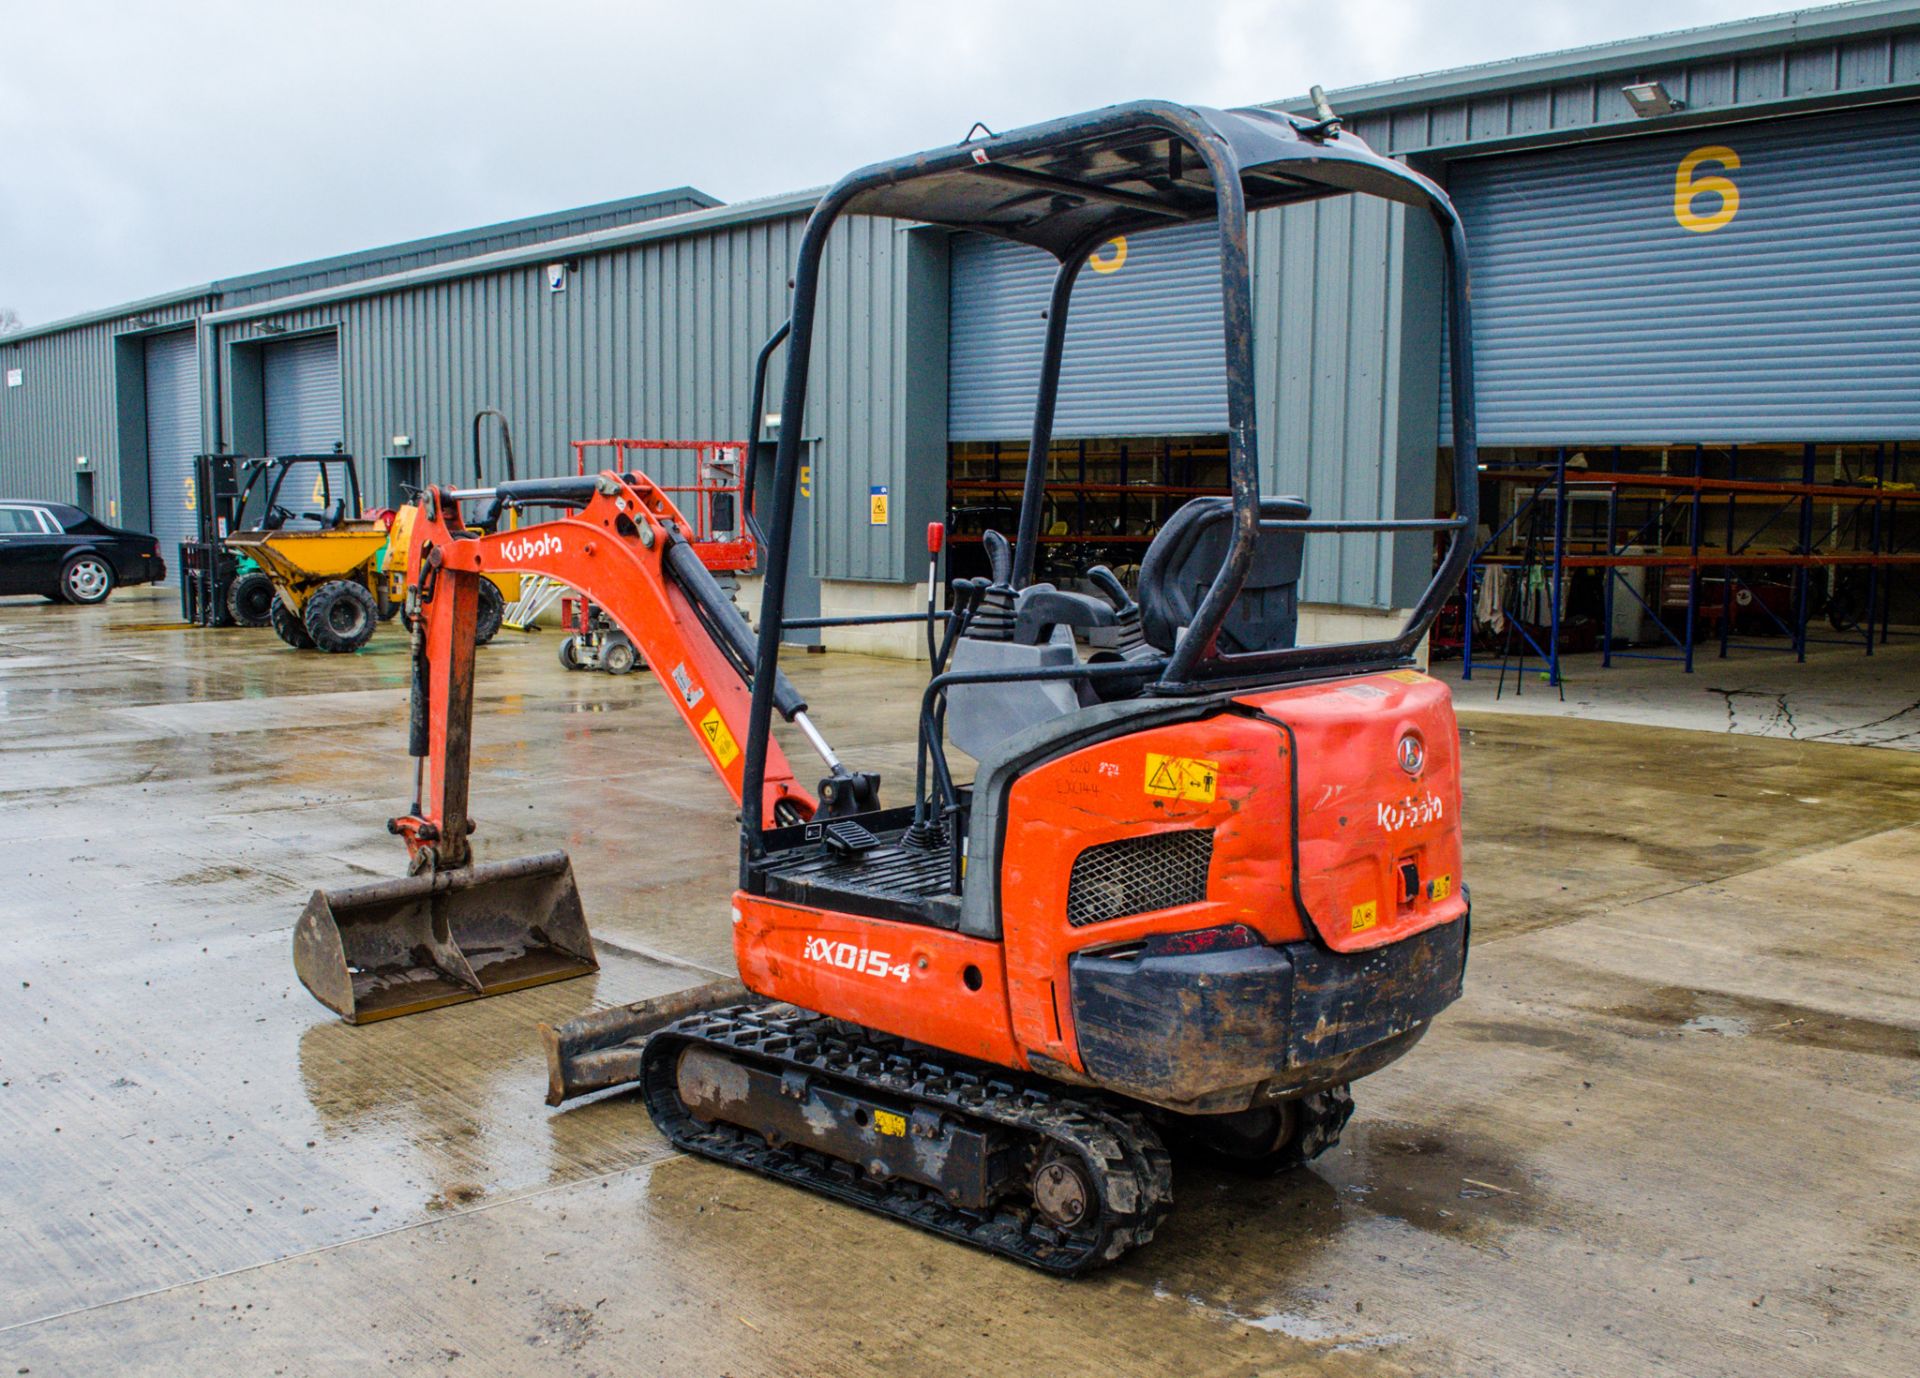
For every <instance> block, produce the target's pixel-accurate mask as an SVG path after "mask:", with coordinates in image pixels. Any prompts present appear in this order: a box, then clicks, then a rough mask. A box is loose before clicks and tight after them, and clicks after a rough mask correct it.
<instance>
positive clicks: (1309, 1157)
mask: <svg viewBox="0 0 1920 1378" xmlns="http://www.w3.org/2000/svg"><path fill="white" fill-rule="evenodd" d="M1352 1115H1353V1093H1352V1092H1351V1091H1349V1090H1348V1089H1347V1087H1346V1086H1345V1085H1341V1086H1333V1087H1329V1088H1328V1089H1327V1090H1325V1091H1315V1092H1313V1093H1312V1094H1311V1095H1306V1096H1300V1097H1298V1098H1296V1099H1294V1100H1285V1101H1276V1102H1274V1103H1273V1104H1271V1105H1256V1106H1252V1107H1250V1108H1248V1109H1246V1110H1239V1111H1236V1112H1234V1113H1233V1114H1230V1115H1179V1116H1174V1117H1172V1118H1171V1119H1170V1120H1169V1121H1168V1126H1167V1127H1168V1131H1169V1135H1170V1137H1171V1138H1172V1140H1173V1141H1174V1142H1175V1143H1177V1144H1179V1145H1180V1146H1181V1147H1183V1148H1191V1149H1193V1150H1195V1151H1196V1152H1198V1153H1200V1154H1202V1155H1203V1156H1205V1157H1207V1158H1210V1159H1212V1160H1213V1161H1215V1162H1217V1163H1219V1164H1221V1165H1222V1166H1224V1167H1228V1168H1231V1169H1233V1170H1234V1171H1236V1172H1246V1173H1252V1174H1255V1175H1260V1176H1264V1175H1268V1174H1272V1173H1276V1172H1285V1171H1287V1170H1288V1169H1289V1168H1296V1167H1299V1166H1300V1165H1301V1164H1303V1163H1308V1162H1311V1161H1313V1160H1314V1159H1315V1158H1318V1157H1319V1156H1320V1155H1321V1154H1322V1153H1325V1152H1326V1151H1327V1150H1328V1149H1330V1148H1332V1147H1333V1146H1334V1145H1335V1144H1337V1143H1339V1142H1340V1131H1341V1130H1343V1129H1344V1128H1346V1124H1347V1121H1348V1119H1350V1118H1351V1117H1352Z"/></svg>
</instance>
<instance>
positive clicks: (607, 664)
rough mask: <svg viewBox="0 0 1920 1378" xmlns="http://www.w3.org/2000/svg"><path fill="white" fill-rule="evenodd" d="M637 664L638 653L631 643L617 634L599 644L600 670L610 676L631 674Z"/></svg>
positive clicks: (638, 661)
mask: <svg viewBox="0 0 1920 1378" xmlns="http://www.w3.org/2000/svg"><path fill="white" fill-rule="evenodd" d="M639 663H640V653H639V652H638V651H636V650H634V649H633V643H632V642H631V641H629V640H627V639H626V637H624V636H621V635H620V634H619V633H617V632H616V633H614V634H613V635H612V636H609V637H608V638H607V639H606V640H605V641H603V642H602V643H601V644H600V668H601V669H602V670H605V671H606V672H607V673H608V674H610V675H627V674H632V673H633V667H634V666H636V665H638V664H639Z"/></svg>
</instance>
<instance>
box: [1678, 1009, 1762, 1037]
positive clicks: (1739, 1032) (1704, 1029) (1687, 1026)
mask: <svg viewBox="0 0 1920 1378" xmlns="http://www.w3.org/2000/svg"><path fill="white" fill-rule="evenodd" d="M1680 1027H1681V1028H1682V1029H1684V1030H1686V1031H1687V1032H1688V1033H1714V1034H1725V1035H1726V1036H1727V1037H1728V1038H1745V1037H1746V1036H1747V1035H1748V1034H1750V1033H1752V1032H1753V1025H1752V1024H1750V1023H1748V1022H1747V1021H1746V1020H1744V1019H1742V1018H1740V1017H1739V1016H1738V1015H1734V1014H1696V1015H1695V1016H1694V1017H1693V1018H1691V1019H1689V1020H1687V1022H1686V1023H1684V1024H1682V1025H1681V1026H1680Z"/></svg>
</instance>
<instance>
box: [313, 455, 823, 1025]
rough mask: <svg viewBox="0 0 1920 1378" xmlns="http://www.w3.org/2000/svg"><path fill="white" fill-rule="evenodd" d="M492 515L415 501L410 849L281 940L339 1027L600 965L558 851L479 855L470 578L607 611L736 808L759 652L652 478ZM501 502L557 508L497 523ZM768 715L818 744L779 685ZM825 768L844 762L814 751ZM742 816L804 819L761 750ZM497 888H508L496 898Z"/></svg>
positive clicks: (556, 486)
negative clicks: (758, 773) (402, 859)
mask: <svg viewBox="0 0 1920 1378" xmlns="http://www.w3.org/2000/svg"><path fill="white" fill-rule="evenodd" d="M475 493H478V494H480V495H481V496H485V497H491V499H492V502H493V504H494V510H492V511H490V512H488V513H487V514H486V515H485V516H484V517H482V518H481V519H480V520H479V521H477V522H469V520H468V519H467V514H464V513H463V512H462V510H461V501H460V499H459V498H456V497H455V496H453V495H452V494H450V493H448V492H447V491H446V490H442V489H433V490H430V491H429V492H428V493H427V494H426V495H425V497H424V498H423V500H422V503H421V506H420V511H419V514H418V516H417V517H416V519H415V521H414V524H413V530H412V533H411V538H410V541H409V549H408V560H407V569H408V571H409V579H410V580H411V582H410V584H409V586H408V591H407V599H408V603H409V607H410V611H411V613H412V622H413V654H412V693H411V696H410V708H409V724H408V754H409V755H411V756H413V757H414V758H415V760H416V763H417V764H416V772H417V773H416V786H415V795H414V799H413V801H412V805H411V807H410V809H409V810H408V812H407V813H406V814H404V815H403V816H401V817H398V818H395V819H393V820H392V821H391V822H390V823H389V824H388V827H389V829H390V831H392V832H394V833H396V834H398V835H399V836H400V837H402V838H404V839H405V841H406V844H407V850H408V853H409V856H410V859H411V867H410V874H409V875H408V876H407V877H406V878H404V879H401V880H394V881H383V882H378V883H376V884H373V885H365V886H358V887H353V888H351V889H341V890H334V891H315V892H314V895H313V898H312V899H311V900H310V901H309V903H308V905H307V908H306V911H305V912H304V913H303V914H302V915H301V918H300V922H299V924H298V925H297V926H296V929H295V937H294V966H295V969H296V971H297V972H298V973H299V975H300V979H301V981H302V982H303V983H304V984H305V985H306V987H307V989H308V990H310V991H312V992H313V994H314V995H315V997H316V998H318V999H319V1000H320V1001H321V1002H322V1003H324V1004H326V1005H327V1006H328V1007H329V1008H331V1009H333V1010H335V1011H337V1012H338V1013H339V1014H340V1015H341V1016H342V1017H343V1018H345V1019H346V1020H347V1021H348V1022H350V1023H361V1022H366V1021H368V1020H372V1019H384V1018H391V1017H393V1016H395V1015H400V1014H411V1013H415V1012H417V1011H419V1010H422V1009H431V1008H435V1007H437V1006H440V1005H446V1004H452V1003H456V1002H458V1001H462V1000H471V999H477V998H479V997H481V996H484V995H494V994H499V993H501V992H503V991H506V990H518V989H521V988H523V987H526V986H531V985H538V984H541V983H543V982H546V981H558V980H565V979H567V978H569V977H573V976H581V975H585V974H586V973H588V972H590V971H593V970H595V969H596V967H597V962H596V961H595V958H594V955H593V944H592V939H591V937H590V936H589V934H588V931H587V927H586V921H585V918H584V916H583V914H582V911H581V906H580V898H579V892H578V890H577V888H576V886H575V884H574V880H573V871H572V865H571V863H570V862H569V861H568V859H567V857H566V855H565V854H564V853H558V852H556V853H550V854H547V855H545V856H541V857H528V858H519V859H515V860H511V861H506V862H490V863H486V864H484V865H480V866H476V865H474V863H473V854H472V849H471V846H470V844H469V841H468V839H469V836H470V835H471V834H472V832H473V831H474V824H473V821H472V818H471V816H470V815H469V813H468V790H469V784H470V778H471V764H472V753H473V688H474V664H475V657H474V647H475V628H476V623H477V617H478V607H479V596H480V593H479V590H480V583H481V581H482V579H483V578H485V577H487V576H489V575H494V574H499V573H503V572H507V571H513V572H517V573H522V574H540V575H544V576H546V577H547V578H550V579H553V580H556V581H557V582H559V583H562V584H565V585H567V586H569V587H571V588H573V589H576V590H578V591H579V592H580V593H581V594H582V595H583V596H585V597H587V598H589V599H591V600H592V601H593V602H594V603H596V604H597V605H599V606H600V607H601V608H603V609H605V610H606V612H607V614H608V615H609V616H610V617H612V618H613V620H614V621H615V622H617V623H618V624H619V625H620V627H621V628H622V630H624V631H625V632H626V633H627V635H628V636H630V637H631V638H632V639H633V642H634V644H635V645H636V646H638V647H639V648H640V649H641V651H642V653H643V654H644V656H645V659H646V662H647V664H648V666H649V667H650V668H651V669H652V671H653V673H654V674H655V676H656V677H657V678H658V679H659V681H660V683H661V686H662V687H663V688H664V689H665V690H666V691H667V697H668V700H669V702H671V703H672V704H673V706H674V709H675V711H676V712H678V713H679V715H680V718H681V720H682V721H683V722H684V723H685V724H686V726H687V729H688V731H689V732H691V733H692V735H693V738H694V741H695V742H696V743H697V744H698V746H699V748H700V751H701V752H702V754H703V755H704V756H705V758H706V760H707V763H708V764H709V765H710V766H712V767H713V770H714V773H715V774H717V775H718V776H719V777H720V780H721V782H722V783H723V784H724V785H725V786H726V788H727V791H728V793H729V794H731V795H732V796H733V799H734V802H735V803H737V804H742V805H743V807H744V795H743V783H744V779H745V771H744V760H743V755H744V753H743V751H742V748H741V742H742V739H743V737H744V734H745V732H746V723H747V717H748V712H749V708H750V705H751V701H752V688H751V667H752V665H753V663H754V645H753V639H752V636H751V634H750V633H749V631H748V629H747V625H746V621H745V619H744V617H743V616H742V615H741V613H740V611H739V610H738V608H736V607H735V606H734V604H733V603H732V601H731V600H730V599H729V598H728V597H727V594H726V592H725V590H723V589H722V588H721V587H720V585H719V584H718V583H717V582H716V581H715V580H714V578H713V576H712V574H710V573H709V572H708V570H707V568H706V566H705V564H704V563H703V562H702V561H701V559H700V555H699V553H698V551H697V549H696V548H695V546H694V544H693V543H692V542H691V541H690V540H689V539H688V537H687V532H688V531H689V529H690V528H689V526H688V523H687V522H686V519H685V518H684V517H683V516H682V515H681V513H680V511H679V509H678V508H676V507H675V506H674V504H673V502H672V500H671V499H670V498H669V497H668V496H667V495H666V493H665V492H663V491H662V490H661V489H660V488H659V487H658V486H657V485H655V484H654V483H653V482H652V481H651V480H650V479H648V478H647V477H645V476H644V475H642V474H637V473H616V472H611V471H609V472H606V473H602V474H597V475H588V476H584V477H579V478H563V479H529V480H524V481H517V482H509V483H505V484H502V485H500V486H499V487H498V488H496V489H491V490H470V492H469V493H468V494H466V495H463V496H465V497H467V498H468V499H469V500H471V499H472V497H473V496H474V495H475ZM508 505H523V506H550V507H563V508H566V509H569V510H568V511H567V512H566V514H565V515H564V516H561V517H559V518H557V519H555V520H552V521H547V522H541V523H538V524H535V525H530V526H522V527H520V528H519V529H517V530H497V529H495V528H497V527H498V526H499V525H500V523H499V522H498V521H497V520H495V518H497V517H498V516H499V509H500V508H502V507H503V506H508ZM775 698H776V701H777V703H778V704H779V707H780V711H781V712H782V713H783V715H785V716H786V717H787V718H788V719H789V720H790V721H798V722H799V723H800V724H801V725H802V727H803V729H804V730H805V731H806V732H807V734H808V736H809V739H810V740H812V741H813V742H814V743H815V744H816V746H819V747H822V748H824V746H825V744H824V742H823V741H822V740H821V739H820V738H819V735H818V733H817V732H815V731H813V729H812V727H811V724H810V723H808V722H807V721H806V716H805V714H806V704H805V702H804V701H802V700H801V698H800V697H799V695H798V694H797V693H796V692H795V691H794V689H793V686H792V685H791V684H790V683H788V682H787V680H786V679H785V677H784V676H782V677H781V678H780V680H779V682H778V684H777V685H776V686H775ZM823 754H825V755H826V757H827V762H828V766H829V768H830V769H832V768H835V767H837V766H838V762H837V761H835V760H834V759H833V758H832V754H831V751H830V749H828V750H825V751H824V753H823ZM754 804H755V808H754V812H755V813H756V815H757V817H758V821H759V822H760V824H761V826H762V827H768V828H773V827H783V826H788V825H791V824H794V823H800V822H804V821H806V820H807V819H809V818H811V817H812V816H813V814H814V810H815V801H814V797H813V795H812V794H810V793H809V792H808V791H806V790H805V789H803V788H802V787H801V786H800V785H799V783H798V782H797V781H796V779H795V778H794V774H793V770H792V768H791V766H789V765H788V763H787V760H786V757H785V756H784V755H783V754H782V753H781V752H780V749H779V747H778V746H777V745H772V744H770V746H769V751H768V761H767V768H766V771H765V773H764V776H763V779H762V783H761V786H760V789H759V791H758V798H757V799H756V800H755V801H754ZM506 888H511V890H512V892H513V893H512V894H511V895H510V896H508V895H506V894H505V889H506Z"/></svg>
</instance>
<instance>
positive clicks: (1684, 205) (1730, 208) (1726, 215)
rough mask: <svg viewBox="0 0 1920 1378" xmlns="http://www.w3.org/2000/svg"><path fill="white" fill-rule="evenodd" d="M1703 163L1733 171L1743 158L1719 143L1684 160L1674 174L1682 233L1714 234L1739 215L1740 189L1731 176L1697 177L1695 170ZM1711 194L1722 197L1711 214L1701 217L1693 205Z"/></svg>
mask: <svg viewBox="0 0 1920 1378" xmlns="http://www.w3.org/2000/svg"><path fill="white" fill-rule="evenodd" d="M1702 163H1718V164H1720V166H1721V167H1723V168H1724V169H1726V170H1727V171H1728V172H1732V171H1733V170H1734V169H1735V168H1737V167H1739V166H1740V155H1739V154H1738V153H1735V152H1734V151H1733V150H1732V149H1730V148H1722V147H1721V146H1720V145H1719V144H1709V145H1708V146H1707V147H1705V148H1696V149H1694V150H1693V152H1691V153H1689V154H1688V155H1687V156H1686V157H1684V158H1682V159H1681V160H1680V166H1679V168H1678V169H1677V170H1676V171H1675V172H1674V174H1673V218H1674V219H1675V220H1678V221H1679V222H1680V228H1681V229H1683V230H1692V231H1693V232H1694V233H1695V234H1711V233H1712V232H1713V231H1715V230H1717V229H1719V228H1720V227H1721V226H1722V225H1725V224H1726V223H1727V222H1728V221H1729V220H1732V219H1733V217H1734V216H1736V215H1738V214H1739V213H1740V188H1738V187H1736V186H1735V185H1734V184H1733V179H1732V178H1731V177H1721V176H1718V175H1714V174H1709V175H1708V176H1705V177H1695V176H1694V175H1693V173H1694V169H1696V168H1698V167H1699V166H1700V164H1702ZM1709 194H1712V195H1715V196H1717V197H1719V205H1717V206H1715V207H1714V209H1713V213H1712V214H1710V215H1700V214H1698V213H1697V212H1696V211H1695V210H1694V209H1693V203H1694V201H1695V199H1696V198H1698V197H1701V196H1706V195H1709Z"/></svg>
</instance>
